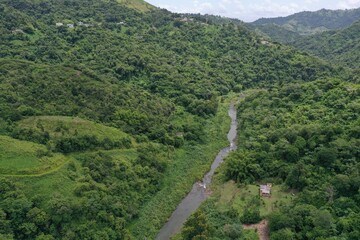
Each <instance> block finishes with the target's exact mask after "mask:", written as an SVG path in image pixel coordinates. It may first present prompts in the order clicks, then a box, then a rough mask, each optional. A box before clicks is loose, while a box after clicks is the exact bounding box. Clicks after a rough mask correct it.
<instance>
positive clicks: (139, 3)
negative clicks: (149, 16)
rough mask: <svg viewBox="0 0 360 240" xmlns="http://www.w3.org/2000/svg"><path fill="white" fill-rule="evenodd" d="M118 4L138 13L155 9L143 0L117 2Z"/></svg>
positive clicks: (119, 0)
mask: <svg viewBox="0 0 360 240" xmlns="http://www.w3.org/2000/svg"><path fill="white" fill-rule="evenodd" d="M117 1H118V2H119V3H121V4H124V5H126V6H127V7H128V8H132V9H135V10H137V11H140V12H147V11H150V10H152V9H154V8H155V7H154V6H152V5H151V4H149V3H147V2H145V1H143V0H117Z"/></svg>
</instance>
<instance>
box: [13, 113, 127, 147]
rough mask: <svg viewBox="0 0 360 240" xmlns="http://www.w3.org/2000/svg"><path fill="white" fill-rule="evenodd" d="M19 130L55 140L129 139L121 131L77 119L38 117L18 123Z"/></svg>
mask: <svg viewBox="0 0 360 240" xmlns="http://www.w3.org/2000/svg"><path fill="white" fill-rule="evenodd" d="M18 128H20V129H34V130H37V131H46V132H48V133H49V135H50V138H52V139H56V138H59V137H62V136H65V137H67V136H74V135H94V136H96V137H97V138H98V139H99V140H103V139H104V138H109V139H110V140H114V141H115V140H121V139H123V138H126V137H129V135H128V134H126V133H124V132H123V131H121V130H119V129H117V128H113V127H108V126H104V125H102V124H98V123H94V122H91V121H88V120H85V119H81V118H78V117H64V116H38V117H29V118H26V119H24V120H21V121H19V122H18Z"/></svg>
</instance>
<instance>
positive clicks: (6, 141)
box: [0, 136, 68, 175]
mask: <svg viewBox="0 0 360 240" xmlns="http://www.w3.org/2000/svg"><path fill="white" fill-rule="evenodd" d="M46 151H47V149H46V147H45V146H43V145H40V144H36V143H32V142H27V141H20V140H17V139H13V138H11V137H7V136H0V175H39V174H44V173H47V172H51V171H53V170H55V169H57V168H59V167H60V166H62V165H63V164H64V163H66V162H67V161H68V158H67V157H66V156H64V155H62V154H52V155H50V156H40V155H39V154H41V153H44V152H46Z"/></svg>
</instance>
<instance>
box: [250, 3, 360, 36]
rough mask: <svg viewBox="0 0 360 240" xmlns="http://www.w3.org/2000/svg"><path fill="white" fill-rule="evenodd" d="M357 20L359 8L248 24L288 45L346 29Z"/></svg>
mask: <svg viewBox="0 0 360 240" xmlns="http://www.w3.org/2000/svg"><path fill="white" fill-rule="evenodd" d="M359 19H360V8H357V9H347V10H327V9H321V10H319V11H315V12H309V11H305V12H300V13H295V14H293V15H290V16H287V17H278V18H260V19H258V20H256V21H254V22H252V23H250V26H251V28H254V29H256V30H258V31H260V32H262V33H264V34H266V35H268V36H269V37H270V38H272V39H273V40H276V41H279V42H281V43H290V42H293V41H294V40H298V39H301V36H308V35H313V34H317V33H322V32H327V31H331V30H340V29H344V28H347V27H349V26H351V25H352V24H354V23H355V22H356V21H358V20H359ZM325 34H326V33H325Z"/></svg>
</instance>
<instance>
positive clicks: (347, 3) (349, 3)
mask: <svg viewBox="0 0 360 240" xmlns="http://www.w3.org/2000/svg"><path fill="white" fill-rule="evenodd" d="M338 7H339V8H342V9H350V8H358V7H360V0H344V1H340V2H339V4H338Z"/></svg>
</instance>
